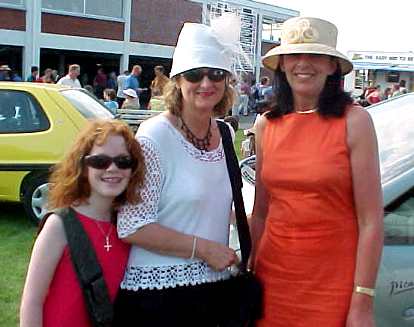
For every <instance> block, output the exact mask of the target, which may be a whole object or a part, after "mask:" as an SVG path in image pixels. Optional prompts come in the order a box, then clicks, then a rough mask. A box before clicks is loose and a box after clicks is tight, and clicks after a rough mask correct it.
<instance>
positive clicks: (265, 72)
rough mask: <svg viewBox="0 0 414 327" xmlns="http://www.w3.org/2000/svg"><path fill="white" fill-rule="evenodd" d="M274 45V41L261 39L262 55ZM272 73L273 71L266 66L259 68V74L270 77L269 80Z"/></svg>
mask: <svg viewBox="0 0 414 327" xmlns="http://www.w3.org/2000/svg"><path fill="white" fill-rule="evenodd" d="M275 46H276V44H275V43H271V42H266V41H262V56H264V55H265V54H266V52H267V51H269V50H270V49H272V48H274V47H275ZM273 74H274V73H273V71H271V70H269V69H267V68H264V67H262V68H261V69H260V76H268V77H270V79H271V80H273Z"/></svg>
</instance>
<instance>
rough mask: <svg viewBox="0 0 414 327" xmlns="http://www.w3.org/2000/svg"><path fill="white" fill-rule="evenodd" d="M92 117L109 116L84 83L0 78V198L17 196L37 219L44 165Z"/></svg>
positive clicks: (43, 198) (42, 196) (41, 207)
mask: <svg viewBox="0 0 414 327" xmlns="http://www.w3.org/2000/svg"><path fill="white" fill-rule="evenodd" d="M93 118H102V119H111V118H114V116H113V115H112V114H111V113H110V112H109V111H108V110H107V109H106V108H105V107H104V106H103V105H102V104H101V103H100V102H99V101H97V100H96V99H95V98H94V97H92V96H91V95H90V94H89V93H88V92H87V91H86V90H84V89H71V88H67V87H62V86H57V85H50V84H43V83H16V82H0V201H13V202H22V203H23V205H24V208H25V210H26V212H27V214H28V216H29V217H30V218H31V219H32V220H34V221H36V222H38V221H39V219H41V218H42V217H43V215H44V213H45V206H44V204H45V201H46V197H47V179H48V173H49V170H50V167H51V166H53V165H54V164H55V163H57V162H58V161H59V160H61V159H62V157H63V155H64V153H65V151H66V149H67V148H68V147H69V146H70V145H71V144H72V142H73V140H74V138H75V136H76V135H77V134H78V132H79V130H80V129H81V128H82V126H83V125H84V124H85V123H86V122H87V120H88V119H93ZM0 206H1V203H0Z"/></svg>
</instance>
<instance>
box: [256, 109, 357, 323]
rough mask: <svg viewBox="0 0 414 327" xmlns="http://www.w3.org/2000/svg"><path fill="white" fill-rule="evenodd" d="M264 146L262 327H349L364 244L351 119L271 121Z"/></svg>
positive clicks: (260, 269)
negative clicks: (358, 251)
mask: <svg viewBox="0 0 414 327" xmlns="http://www.w3.org/2000/svg"><path fill="white" fill-rule="evenodd" d="M262 142H263V143H262V149H263V167H262V175H261V176H262V180H263V184H264V186H265V188H266V190H267V191H268V193H269V210H268V214H267V219H266V225H265V230H264V233H263V236H262V239H261V242H260V245H259V248H258V253H257V258H256V265H255V269H256V274H257V276H258V277H259V279H260V280H261V281H262V282H263V286H264V316H263V318H262V319H261V320H260V321H259V322H258V326H260V327H263V326H268V327H344V326H345V322H346V317H347V313H348V309H349V304H350V299H351V295H352V291H353V283H354V271H355V261H356V249H357V238H358V226H357V218H356V213H355V207H354V200H353V191H352V176H351V166H350V158H349V152H348V148H347V142H346V118H345V117H342V118H329V119H326V118H322V117H321V116H320V115H319V114H318V113H309V114H297V113H291V114H288V115H285V116H283V117H281V118H279V119H276V120H268V121H267V125H266V127H265V130H264V134H263V141H262Z"/></svg>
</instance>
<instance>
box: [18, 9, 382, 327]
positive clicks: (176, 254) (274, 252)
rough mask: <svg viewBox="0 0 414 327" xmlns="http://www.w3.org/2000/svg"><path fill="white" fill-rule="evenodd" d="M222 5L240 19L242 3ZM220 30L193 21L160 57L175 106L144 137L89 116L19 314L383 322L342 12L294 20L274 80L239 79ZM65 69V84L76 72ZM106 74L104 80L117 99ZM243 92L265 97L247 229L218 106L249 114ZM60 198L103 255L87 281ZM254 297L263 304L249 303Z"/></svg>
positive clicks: (130, 89) (133, 94)
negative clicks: (339, 43)
mask: <svg viewBox="0 0 414 327" xmlns="http://www.w3.org/2000/svg"><path fill="white" fill-rule="evenodd" d="M223 17H224V16H223ZM226 17H228V18H226V19H233V20H232V24H230V26H236V25H237V24H236V23H237V22H238V21H237V19H239V18H238V17H237V16H235V15H233V16H232V14H228V16H226ZM223 19H224V18H223ZM217 24H218V23H217ZM214 26H217V25H214ZM223 30H224V29H223V28H213V27H210V26H207V25H204V24H198V23H185V24H184V26H183V28H182V30H181V32H180V34H179V37H178V41H177V45H176V48H175V52H174V56H173V63H172V69H171V74H170V79H169V80H167V79H166V78H164V77H163V76H162V75H161V74H162V69H160V68H156V69H157V71H158V74H159V75H157V77H156V80H155V81H154V82H153V83H151V88H152V90H153V92H154V94H156V95H155V96H159V95H163V101H164V103H165V107H166V111H165V112H163V113H161V114H160V115H157V116H155V117H153V118H151V119H148V120H146V121H145V122H143V123H142V124H141V126H140V127H139V129H138V132H137V134H136V136H135V139H134V138H133V136H132V134H131V132H130V130H129V129H128V128H127V126H126V125H124V124H123V123H122V122H119V121H107V122H91V123H90V124H89V125H88V126H87V127H86V128H85V129H84V131H83V132H82V133H81V134H80V135H79V138H78V140H77V141H76V142H75V144H74V145H73V146H72V148H71V150H70V151H69V153H68V154H67V157H66V158H65V159H64V160H63V161H62V163H61V164H59V165H58V166H57V167H56V168H55V169H54V171H53V173H52V176H51V190H50V192H49V208H51V210H52V211H53V213H52V214H51V215H49V216H48V219H47V220H46V221H45V224H44V227H43V229H42V230H41V231H40V234H39V236H38V238H37V240H36V243H35V246H34V248H33V253H32V258H31V261H30V264H29V269H28V275H27V279H26V284H25V287H24V291H23V298H22V305H21V311H20V326H21V327H26V326H32V327H40V326H45V327H47V326H62V327H64V326H85V327H88V326H93V325H96V324H93V323H92V321H95V320H96V319H97V318H98V320H99V318H100V319H101V320H102V321H101V324H102V325H105V326H129V325H131V324H133V325H137V326H143V327H145V326H151V327H161V326H172V327H178V326H201V327H213V326H214V327H224V326H246V324H247V323H249V324H251V325H253V324H254V325H256V326H261V327H278V326H280V327H286V326H292V327H309V326H329V327H360V326H364V327H374V326H375V322H374V318H373V297H374V294H375V282H376V276H377V271H378V266H379V261H380V257H381V251H382V240H383V226H382V221H383V206H382V193H381V183H380V172H379V158H378V148H377V141H376V135H375V130H374V126H373V123H372V121H371V119H370V116H369V114H368V113H367V111H365V110H363V109H362V108H361V106H359V105H357V104H356V103H355V102H354V101H353V99H352V98H351V97H350V96H349V94H347V93H345V92H344V91H343V90H342V86H341V78H342V76H344V75H346V74H347V73H349V72H350V71H351V70H352V68H353V66H352V63H351V62H350V60H349V59H348V58H347V57H346V56H345V55H343V54H342V53H340V52H339V51H337V50H336V38H337V29H336V27H335V25H333V24H332V23H330V22H328V21H325V20H322V19H318V18H312V17H295V18H291V19H289V20H287V21H286V22H285V23H284V25H283V27H282V32H283V33H282V39H281V45H280V46H278V47H275V48H273V49H271V50H269V51H268V52H267V54H266V55H265V56H264V58H263V65H264V66H265V67H266V68H268V69H269V70H271V71H273V72H274V85H275V88H271V86H270V83H269V78H263V79H262V80H261V81H260V84H259V85H256V84H255V83H251V85H250V86H249V85H248V83H246V81H242V83H241V85H240V87H238V86H237V81H235V80H234V78H233V77H232V76H233V75H232V73H233V69H232V62H234V61H235V58H236V56H237V55H238V53H237V52H236V51H234V50H232V49H234V48H235V47H233V46H231V45H229V43H228V42H223V40H222V38H221V37H220V33H221V32H222V31H223ZM226 32H228V31H226ZM226 39H227V40H229V39H231V36H229V35H227V38H226ZM73 68H74V69H75V68H77V67H73ZM141 71H142V69H141V67H140V66H138V65H137V66H134V67H133V69H132V72H131V74H130V75H129V76H128V74H126V73H125V74H122V75H121V76H120V77H118V81H117V82H118V91H119V85H122V86H123V90H122V94H121V93H119V92H118V93H116V96H117V98H120V97H121V98H123V97H122V96H123V95H125V97H126V99H125V102H124V104H125V103H130V102H131V101H134V99H137V96H138V95H139V94H140V92H143V89H142V88H141V87H140V82H139V78H138V77H139V75H140V73H141ZM70 74H71V70H69V73H68V75H67V78H66V79H65V80H64V81H66V82H65V83H74V76H75V75H76V74H74V73H73V74H72V75H70ZM100 74H102V72H101V73H100ZM156 74H157V73H156ZM157 78H158V79H157ZM69 79H70V80H69ZM103 81H104V77H103V76H99V78H98V79H97V81H96V83H97V84H99V90H102V94H103V96H104V97H105V100H106V102H111V103H114V102H115V95H114V92H112V91H111V92H109V91H107V87H106V88H103V86H104V85H103ZM62 83H64V82H62ZM111 90H114V89H113V88H111ZM236 91H239V92H240V100H239V104H238V105H239V107H237V108H236V109H234V108H235V107H234V99H235V97H234V94H235V92H236ZM252 94H257V95H253V96H252ZM242 95H243V96H242ZM269 97H270V98H272V99H274V100H275V101H274V102H272V101H270V100H269ZM269 101H270V102H269ZM249 102H250V106H259V105H260V104H261V102H264V103H267V106H268V109H269V110H268V111H266V112H265V113H263V114H262V115H261V116H260V118H259V120H258V122H257V124H256V135H257V140H256V155H257V160H256V196H255V202H254V208H253V213H252V216H251V218H250V222H249V224H250V227H249V226H248V225H247V222H245V221H243V220H240V219H242V218H243V217H244V219H245V214H243V213H241V211H243V210H244V209H243V208H244V207H243V205H242V204H241V202H242V199H241V196H239V195H238V194H239V193H238V192H237V190H236V188H237V187H240V185H238V184H240V183H241V173H240V170H239V168H238V164H237V158H236V157H235V154H234V152H232V151H234V149H233V150H231V149H230V148H231V145H232V144H231V142H232V140H231V133H230V127H229V126H228V125H227V124H226V123H223V122H222V121H220V120H219V119H216V118H217V117H222V116H223V115H226V113H227V112H229V111H232V112H233V113H235V114H237V115H238V114H240V113H241V114H244V113H245V110H246V109H245V108H246V106H249ZM240 106H241V107H240ZM233 110H234V111H233ZM247 110H248V109H247ZM229 142H230V143H229ZM228 144H230V148H229V147H227V145H228ZM232 160H233V161H234V160H235V161H236V163H235V165H234V164H232ZM233 203H234V204H235V207H236V220H237V224H238V227H240V228H241V227H242V225H243V224H242V223H244V222H245V223H246V225H244V226H245V227H246V226H247V234H248V235H247V237H246V235H244V236H243V235H242V234H241V229H240V230H239V235H240V246H241V252H242V258H241V259H240V257H239V255H238V250H239V249H235V248H232V247H230V245H229V240H228V238H229V228H230V224H231V223H232V204H233ZM236 204H237V205H236ZM240 204H241V205H240ZM56 208H66V209H68V208H69V212H71V213H72V216H74V217H75V219H77V220H78V221H80V223H81V225H82V226H83V229H84V230H85V232H86V234H87V236H88V237H89V238H90V240H91V243H92V245H91V246H90V247H91V250H90V251H95V252H96V257H97V261H98V262H99V264H100V267H101V270H102V273H101V274H98V275H97V276H95V275H94V278H93V279H92V281H91V282H90V283H87V284H86V286H85V285H84V284H81V283H79V281H78V280H77V277H78V278H79V275H80V272H79V271H78V270H76V269H74V267H73V266H72V265H71V263H72V262H73V261H75V259H76V258H71V256H70V253H72V252H71V251H72V248H68V239H69V237H68V236H70V233H71V230H66V227H65V224H64V223H63V222H65V221H66V219H67V217H66V214H62V211H59V210H56ZM249 228H250V233H249ZM115 229H116V230H115ZM72 232H73V231H72ZM65 235H66V236H65ZM242 236H243V237H242ZM250 240H251V242H250ZM74 247H75V249H76V244H75V245H74ZM250 249H251V252H250ZM246 253H247V257H245V255H246ZM249 254H251V255H250V257H249ZM247 259H249V260H247ZM240 260H241V262H242V263H246V266H247V265H248V266H249V268H250V271H251V272H253V273H248V271H247V270H244V269H243V268H246V267H244V266H243V265H240ZM115 263H116V264H115ZM88 265H90V262H88V263H86V264H85V266H88ZM86 269H87V268H86ZM239 269H240V270H239ZM241 272H244V273H246V275H244V276H245V278H241V279H240V278H238V277H240V273H241ZM102 276H103V277H102ZM99 277H100V278H99ZM97 278H99V279H97ZM81 280H82V279H81ZM96 281H99V283H98V282H96ZM253 281H255V282H257V283H258V284H259V285H260V287H259V288H257V287H256V286H257V285H258V284H252V282H253ZM248 282H249V284H246V283H248ZM252 285H256V286H255V287H254V289H253V288H252V287H253V286H252ZM95 292H97V293H95ZM244 292H245V293H244ZM97 294H98V295H99V296H96V295H97ZM253 294H254V295H255V298H257V296H259V297H260V299H262V300H258V301H257V303H256V304H257V305H260V310H257V308H254V312H253V311H252V312H246V311H251V310H253V307H255V304H254V303H253V305H252V304H251V303H249V305H248V306H242V305H243V302H246V301H249V300H250V299H251V296H253ZM96 298H97V299H99V301H101V300H104V299H106V298H108V302H109V303H110V306H109V308H107V307H106V306H105V308H107V310H103V309H102V306H101V307H99V305H100V303H101V302H99V303H92V304H91V302H93V300H94V299H96ZM82 299H83V301H82ZM97 307H98V308H99V309H98V310H94V309H96V308H97ZM97 316H98V317H97Z"/></svg>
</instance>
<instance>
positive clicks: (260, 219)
mask: <svg viewBox="0 0 414 327" xmlns="http://www.w3.org/2000/svg"><path fill="white" fill-rule="evenodd" d="M266 120H267V119H266V118H265V117H264V116H263V115H262V116H260V118H258V119H257V120H256V122H255V125H256V133H255V141H256V174H255V176H256V182H255V189H256V190H255V195H254V205H253V213H252V217H251V219H250V234H251V237H252V252H251V255H250V265H249V266H250V269H254V263H255V260H256V253H257V248H258V246H259V243H260V239H261V238H262V234H263V231H264V226H265V220H266V215H267V210H268V204H269V195H268V193H267V191H266V189H265V187H264V185H263V182H262V178H261V173H262V163H263V151H262V138H263V131H264V128H265V125H266Z"/></svg>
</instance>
